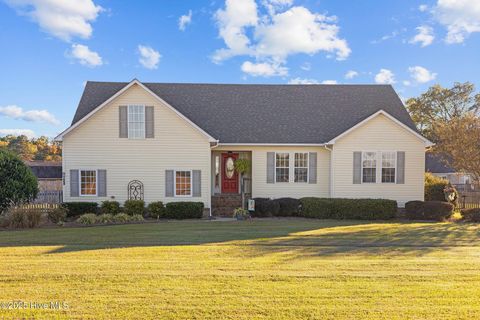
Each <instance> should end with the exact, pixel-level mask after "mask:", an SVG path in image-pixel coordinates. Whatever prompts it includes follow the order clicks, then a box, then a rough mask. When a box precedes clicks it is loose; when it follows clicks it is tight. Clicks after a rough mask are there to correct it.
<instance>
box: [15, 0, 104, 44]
mask: <svg viewBox="0 0 480 320" xmlns="http://www.w3.org/2000/svg"><path fill="white" fill-rule="evenodd" d="M6 3H7V4H8V5H10V6H11V7H13V8H15V9H16V10H18V12H19V13H20V14H22V15H27V16H28V17H30V18H31V19H32V20H33V21H34V22H36V23H38V25H39V26H40V28H41V29H42V30H44V31H45V32H47V33H49V34H51V35H53V36H55V37H57V38H60V39H62V40H64V41H70V40H71V39H72V38H73V37H80V38H83V39H88V38H90V37H91V35H92V31H93V29H92V25H91V23H92V22H93V21H95V19H96V18H97V16H98V14H99V13H100V12H101V11H102V10H103V9H102V7H100V6H98V5H96V4H95V3H94V2H93V1H92V0H75V1H66V0H6Z"/></svg>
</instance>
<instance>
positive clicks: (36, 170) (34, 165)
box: [27, 161, 62, 179]
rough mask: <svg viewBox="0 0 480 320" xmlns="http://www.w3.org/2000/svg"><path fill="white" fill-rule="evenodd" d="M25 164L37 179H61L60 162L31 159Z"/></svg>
mask: <svg viewBox="0 0 480 320" xmlns="http://www.w3.org/2000/svg"><path fill="white" fill-rule="evenodd" d="M27 165H28V166H29V167H30V169H31V170H32V172H33V174H34V175H35V176H36V177H37V178H38V179H62V163H61V162H49V161H31V162H27Z"/></svg>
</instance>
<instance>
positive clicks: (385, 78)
mask: <svg viewBox="0 0 480 320" xmlns="http://www.w3.org/2000/svg"><path fill="white" fill-rule="evenodd" d="M375 82H376V83H378V84H394V83H395V75H394V74H393V72H392V71H390V70H388V69H380V72H379V73H377V74H376V75H375Z"/></svg>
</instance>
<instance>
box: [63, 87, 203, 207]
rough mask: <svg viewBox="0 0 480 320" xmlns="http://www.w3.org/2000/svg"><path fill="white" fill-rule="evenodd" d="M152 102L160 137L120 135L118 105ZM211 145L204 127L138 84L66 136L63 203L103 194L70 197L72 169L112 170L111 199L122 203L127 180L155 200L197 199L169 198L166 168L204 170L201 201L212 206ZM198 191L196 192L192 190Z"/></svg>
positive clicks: (109, 187) (156, 129)
mask: <svg viewBox="0 0 480 320" xmlns="http://www.w3.org/2000/svg"><path fill="white" fill-rule="evenodd" d="M138 104H142V105H145V106H153V107H154V108H155V112H154V123H155V137H154V138H151V139H138V140H137V139H136V140H132V139H119V138H118V122H119V112H118V107H119V106H128V105H138ZM210 157H211V150H210V143H209V141H208V138H207V137H205V135H204V134H202V133H201V132H200V131H198V130H197V129H196V128H194V127H193V126H192V125H190V124H189V123H188V122H186V121H185V120H184V119H182V118H181V117H180V116H179V115H178V114H176V113H175V112H174V111H173V110H171V109H170V108H169V107H167V106H166V105H164V104H162V103H161V102H160V101H158V100H157V99H156V98H155V97H153V96H152V95H151V94H149V93H148V92H147V91H145V90H144V89H143V88H141V87H140V86H139V85H133V86H132V87H130V88H129V89H128V90H126V91H125V92H124V93H123V94H121V95H120V96H118V97H117V98H115V99H113V100H112V101H111V102H110V103H109V104H108V105H106V106H105V107H104V108H103V109H101V110H99V111H98V112H96V113H95V114H94V115H93V116H92V117H91V118H90V119H88V120H87V121H85V122H84V123H82V124H81V125H80V126H78V127H77V128H75V129H74V130H72V131H71V132H70V133H68V134H67V135H65V137H64V140H63V159H62V161H63V168H64V169H63V170H64V171H65V172H67V175H66V183H65V186H64V189H63V191H64V201H66V202H69V201H97V202H99V203H100V202H101V201H103V200H105V198H101V197H98V196H97V197H93V196H92V197H70V177H69V176H70V175H69V174H68V172H70V169H79V168H80V169H88V168H102V169H105V170H107V172H108V180H107V197H108V198H110V197H112V196H113V197H115V200H116V201H119V202H120V203H123V202H124V201H125V200H127V199H128V190H127V186H128V183H129V182H130V181H132V180H138V181H140V182H142V183H143V185H144V199H145V202H146V203H147V204H148V203H150V202H153V201H163V202H164V203H168V202H171V201H192V198H190V197H179V198H175V197H165V172H166V170H171V169H172V168H174V169H176V170H179V171H182V170H186V171H190V170H201V171H202V175H201V190H202V193H201V196H200V197H195V201H201V202H203V203H204V204H205V208H209V207H210V201H211V198H210V177H211V174H210V170H211V169H210ZM192 191H193V190H192Z"/></svg>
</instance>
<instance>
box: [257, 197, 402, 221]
mask: <svg viewBox="0 0 480 320" xmlns="http://www.w3.org/2000/svg"><path fill="white" fill-rule="evenodd" d="M254 200H255V211H254V212H253V214H252V215H253V216H254V217H272V216H280V217H285V216H300V217H306V218H317V219H357V220H387V219H392V218H394V217H395V215H396V212H397V202H396V201H393V200H384V199H330V198H328V199H327V198H313V197H310V198H302V199H293V198H280V199H273V200H272V199H268V198H255V199H254Z"/></svg>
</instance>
